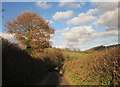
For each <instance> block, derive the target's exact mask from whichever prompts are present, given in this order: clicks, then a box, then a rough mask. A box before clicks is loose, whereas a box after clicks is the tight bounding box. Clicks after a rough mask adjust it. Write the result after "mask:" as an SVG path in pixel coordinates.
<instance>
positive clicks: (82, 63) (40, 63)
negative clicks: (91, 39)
mask: <svg viewBox="0 0 120 87" xmlns="http://www.w3.org/2000/svg"><path fill="white" fill-rule="evenodd" d="M5 26H6V28H7V29H8V32H10V33H15V37H16V38H17V39H18V40H19V41H20V44H22V45H24V46H26V49H21V47H19V46H15V45H14V44H11V43H9V42H8V41H7V40H5V39H3V38H2V58H3V85H21V84H22V85H28V84H29V85H33V84H35V83H36V82H37V81H38V80H43V79H44V78H45V76H46V75H47V74H48V73H49V72H54V71H57V72H58V73H59V72H60V71H62V74H63V75H64V76H66V77H67V78H69V80H71V81H72V83H73V85H101V86H102V85H104V86H106V85H107V86H110V85H119V84H120V67H119V66H120V55H119V53H120V50H119V48H120V45H113V46H108V47H105V46H98V47H94V48H91V49H89V50H87V51H80V50H78V49H74V50H73V51H72V50H69V49H58V48H52V47H51V42H50V38H51V34H53V33H54V29H52V28H51V27H50V26H49V25H48V22H46V21H45V20H44V19H43V18H41V17H40V16H38V15H37V14H36V13H34V12H30V11H26V12H23V13H21V14H20V15H19V16H17V17H16V18H15V19H14V20H12V21H9V22H7V23H6V25H5Z"/></svg>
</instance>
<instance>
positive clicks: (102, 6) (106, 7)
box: [92, 2, 118, 14]
mask: <svg viewBox="0 0 120 87" xmlns="http://www.w3.org/2000/svg"><path fill="white" fill-rule="evenodd" d="M92 4H93V5H95V6H96V9H98V13H99V14H103V13H105V12H107V11H113V10H115V9H116V8H118V2H93V3H92Z"/></svg>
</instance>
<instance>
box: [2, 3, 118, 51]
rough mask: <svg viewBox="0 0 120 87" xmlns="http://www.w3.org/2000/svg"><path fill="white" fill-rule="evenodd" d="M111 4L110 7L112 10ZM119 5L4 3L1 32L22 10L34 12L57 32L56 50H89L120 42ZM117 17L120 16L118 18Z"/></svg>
mask: <svg viewBox="0 0 120 87" xmlns="http://www.w3.org/2000/svg"><path fill="white" fill-rule="evenodd" d="M108 5H109V7H108ZM117 7H118V6H117V3H111V2H107V3H100V2H99V3H93V2H69V3H68V2H66V3H65V2H48V3H44V2H3V3H2V8H3V9H5V11H4V12H3V14H2V15H3V18H2V22H3V25H0V26H3V27H2V29H1V30H0V31H1V32H4V31H5V30H4V29H5V28H4V24H5V23H6V22H7V21H8V20H12V19H13V18H15V17H16V16H17V15H19V13H20V12H22V11H26V10H29V11H34V12H36V13H37V14H38V15H40V16H41V17H43V18H44V19H45V20H47V21H49V22H50V24H49V25H50V26H51V27H53V28H54V29H55V34H54V35H53V36H52V39H51V40H52V41H53V47H60V48H71V49H73V48H76V49H78V48H79V49H81V50H86V49H88V48H91V47H94V46H98V45H110V44H117V43H118V40H117V39H118V28H117V25H118V24H117V21H118V20H117V19H118V15H117V9H118V8H117ZM115 15H116V16H115Z"/></svg>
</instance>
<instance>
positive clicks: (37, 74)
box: [2, 38, 59, 86]
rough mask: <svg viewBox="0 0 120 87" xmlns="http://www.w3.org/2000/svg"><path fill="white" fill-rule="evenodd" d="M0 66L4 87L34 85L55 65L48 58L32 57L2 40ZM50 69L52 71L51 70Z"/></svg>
mask: <svg viewBox="0 0 120 87" xmlns="http://www.w3.org/2000/svg"><path fill="white" fill-rule="evenodd" d="M50 55H51V54H49V55H48V57H49V56H50ZM57 55H59V54H57ZM46 57H47V56H46ZM46 62H47V63H46ZM51 63H52V65H51ZM2 65H3V66H2V68H3V70H2V73H3V77H2V78H3V79H2V81H3V86H4V85H34V84H35V83H36V82H37V81H40V80H43V79H44V78H45V76H46V75H47V74H48V73H49V72H50V71H53V70H54V67H53V66H55V65H56V64H54V63H53V60H50V59H49V58H46V59H44V60H42V59H40V58H35V57H32V56H30V55H29V54H28V53H27V52H26V51H23V50H21V49H20V48H18V46H15V45H13V44H11V43H9V42H8V41H7V40H5V39H3V38H2ZM48 66H49V67H48ZM51 68H53V69H52V70H51Z"/></svg>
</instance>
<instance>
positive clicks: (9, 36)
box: [0, 32, 18, 43]
mask: <svg viewBox="0 0 120 87" xmlns="http://www.w3.org/2000/svg"><path fill="white" fill-rule="evenodd" d="M0 36H1V37H3V38H5V39H7V40H8V41H9V42H11V43H18V40H16V38H15V37H14V34H10V33H2V32H0Z"/></svg>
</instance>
